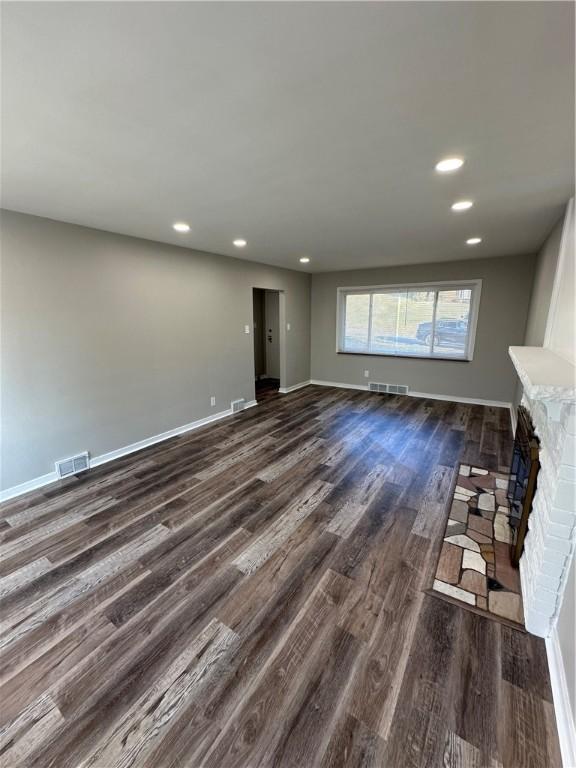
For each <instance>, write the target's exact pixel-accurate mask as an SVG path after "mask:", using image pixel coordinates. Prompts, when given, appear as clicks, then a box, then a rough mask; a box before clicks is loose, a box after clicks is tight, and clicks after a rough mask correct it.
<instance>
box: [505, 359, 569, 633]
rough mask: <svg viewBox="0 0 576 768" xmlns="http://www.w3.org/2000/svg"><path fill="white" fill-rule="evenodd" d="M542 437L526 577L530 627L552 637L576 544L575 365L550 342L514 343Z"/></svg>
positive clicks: (527, 543)
mask: <svg viewBox="0 0 576 768" xmlns="http://www.w3.org/2000/svg"><path fill="white" fill-rule="evenodd" d="M510 357H511V358H512V362H513V363H514V366H515V368H516V371H517V372H518V376H519V378H520V381H521V382H522V386H523V388H524V396H523V398H522V405H524V406H525V408H527V410H528V411H529V413H530V415H531V417H532V421H533V422H534V427H535V432H536V434H537V436H538V438H539V440H540V463H541V468H540V473H539V475H538V486H537V490H536V494H535V496H534V502H533V507H532V513H531V515H530V518H529V523H528V534H527V535H526V539H525V546H524V554H523V555H522V558H521V560H520V578H521V584H522V596H523V601H524V613H525V620H526V628H527V629H528V631H529V632H532V633H533V634H535V635H540V636H541V637H549V636H550V634H551V632H552V630H553V628H554V625H555V623H556V618H557V615H558V611H559V608H560V605H561V601H562V595H563V592H564V588H565V586H566V580H567V578H568V572H569V568H570V562H571V559H572V557H574V550H575V548H576V401H575V395H576V387H575V379H574V376H575V369H574V366H573V365H572V364H571V363H569V362H568V361H567V360H565V359H564V358H562V357H560V356H559V355H557V354H555V353H554V352H552V351H551V350H548V349H545V348H544V347H511V348H510Z"/></svg>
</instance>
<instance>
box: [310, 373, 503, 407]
mask: <svg viewBox="0 0 576 768" xmlns="http://www.w3.org/2000/svg"><path fill="white" fill-rule="evenodd" d="M310 384H317V385H318V386H320V387H339V388H340V389H361V390H364V391H367V390H368V385H367V384H345V383H343V382H339V381H322V380H320V379H311V381H310ZM405 396H406V395H405ZM407 396H408V397H422V398H425V399H428V400H447V401H448V402H451V403H469V404H470V405H488V406H492V407H494V408H507V409H510V408H512V403H508V402H504V401H503V400H482V399H481V398H479V397H460V396H459V395H437V394H434V393H432V392H413V391H412V390H410V391H409V392H408V393H407Z"/></svg>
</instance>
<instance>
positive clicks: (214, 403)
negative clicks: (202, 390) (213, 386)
mask: <svg viewBox="0 0 576 768" xmlns="http://www.w3.org/2000/svg"><path fill="white" fill-rule="evenodd" d="M210 405H216V398H215V397H214V395H212V397H211V398H210Z"/></svg>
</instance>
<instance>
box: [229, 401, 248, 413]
mask: <svg viewBox="0 0 576 768" xmlns="http://www.w3.org/2000/svg"><path fill="white" fill-rule="evenodd" d="M245 405H246V400H244V398H242V399H241V400H232V402H231V403H230V407H231V408H232V413H238V411H243V410H244V406H245Z"/></svg>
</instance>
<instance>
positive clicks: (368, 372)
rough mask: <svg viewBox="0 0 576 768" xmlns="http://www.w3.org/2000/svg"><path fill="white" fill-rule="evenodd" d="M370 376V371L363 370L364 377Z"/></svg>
mask: <svg viewBox="0 0 576 768" xmlns="http://www.w3.org/2000/svg"><path fill="white" fill-rule="evenodd" d="M368 376H370V371H364V378H365V379H367V378H368Z"/></svg>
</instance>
